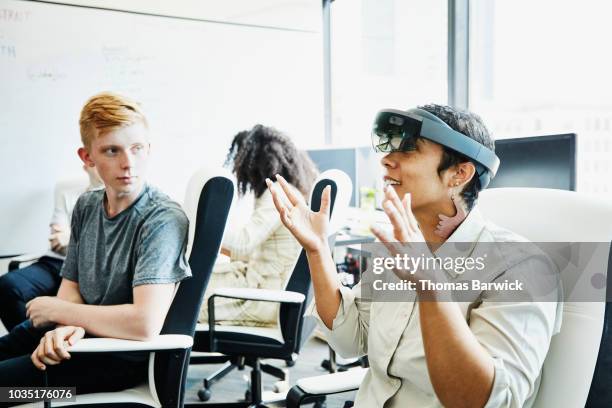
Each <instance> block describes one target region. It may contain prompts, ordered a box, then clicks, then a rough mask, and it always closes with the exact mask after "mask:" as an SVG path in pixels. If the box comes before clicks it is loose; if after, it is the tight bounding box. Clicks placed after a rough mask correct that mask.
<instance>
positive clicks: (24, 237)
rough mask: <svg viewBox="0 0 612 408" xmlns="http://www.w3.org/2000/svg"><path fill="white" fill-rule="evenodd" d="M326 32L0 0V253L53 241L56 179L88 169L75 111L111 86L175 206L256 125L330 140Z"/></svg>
mask: <svg viewBox="0 0 612 408" xmlns="http://www.w3.org/2000/svg"><path fill="white" fill-rule="evenodd" d="M321 43H322V40H321V36H320V34H319V33H308V32H296V31H288V30H281V29H270V28H261V27H248V26H237V25H231V24H220V23H211V22H202V21H190V20H181V19H177V18H169V17H156V16H147V15H138V14H133V13H127V12H118V11H110V10H96V9H87V8H81V7H77V6H67V5H58V4H45V3H36V2H26V1H18V0H0V78H1V80H0V96H1V97H0V255H6V254H15V253H23V252H29V251H35V250H41V249H45V248H46V246H47V235H48V223H49V218H50V216H51V213H52V195H53V186H54V184H55V182H56V181H58V180H61V179H65V178H74V177H75V176H78V175H79V174H80V172H81V169H80V161H79V159H78V157H77V156H76V150H77V148H78V147H79V146H80V138H79V131H78V116H79V112H80V109H81V107H82V105H83V103H84V102H85V101H86V100H87V99H88V97H89V96H91V95H93V94H95V93H98V92H100V91H104V90H112V91H116V92H120V93H124V94H126V95H128V96H130V97H132V98H134V99H136V100H138V101H140V102H141V103H142V106H143V109H144V111H145V113H146V115H147V117H148V119H149V122H150V125H151V131H152V132H151V133H152V135H151V144H152V158H151V163H150V166H149V168H150V170H149V180H150V182H151V183H152V184H154V185H157V186H159V187H160V188H161V189H162V190H163V191H165V192H166V193H168V194H169V195H170V196H171V197H173V198H174V199H176V200H177V201H179V202H182V199H183V194H184V191H185V188H186V185H187V180H188V179H189V177H190V175H191V174H192V173H193V172H195V171H196V169H197V168H199V167H200V166H202V165H204V164H205V165H208V166H210V165H220V164H222V163H223V161H224V158H225V154H226V152H227V149H228V148H229V143H230V141H231V138H232V137H233V135H234V134H236V133H237V132H238V131H240V130H242V129H246V128H250V127H251V126H253V125H254V124H256V123H263V124H266V125H271V126H274V127H276V128H278V129H280V130H282V131H285V132H287V133H288V134H289V135H291V136H292V137H293V138H294V140H295V141H296V143H297V144H298V146H300V147H303V148H307V147H310V146H313V145H318V144H322V143H323V139H324V137H323V123H322V122H323V120H322V119H323V107H322V100H323V97H322V91H323V90H322V87H323V85H322V83H323V81H322V63H321V60H322V57H321V54H322V52H321Z"/></svg>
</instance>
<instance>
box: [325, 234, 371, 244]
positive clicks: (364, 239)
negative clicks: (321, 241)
mask: <svg viewBox="0 0 612 408" xmlns="http://www.w3.org/2000/svg"><path fill="white" fill-rule="evenodd" d="M375 240H376V238H374V237H373V236H370V235H353V234H344V233H341V234H338V235H336V242H335V243H334V247H343V246H348V245H358V244H368V243H370V242H374V241H375Z"/></svg>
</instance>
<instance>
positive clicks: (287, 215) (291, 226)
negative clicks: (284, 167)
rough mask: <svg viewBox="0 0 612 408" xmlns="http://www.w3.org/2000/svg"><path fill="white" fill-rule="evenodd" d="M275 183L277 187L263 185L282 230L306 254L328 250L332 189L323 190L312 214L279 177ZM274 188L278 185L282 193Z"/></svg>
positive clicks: (291, 188) (302, 199) (289, 186)
mask: <svg viewBox="0 0 612 408" xmlns="http://www.w3.org/2000/svg"><path fill="white" fill-rule="evenodd" d="M276 180H278V183H273V182H272V181H271V180H270V179H266V184H267V185H268V189H269V190H270V192H271V193H272V199H273V200H274V206H275V207H276V209H277V210H278V212H279V214H280V216H281V221H282V222H283V224H284V225H285V227H287V229H288V230H289V231H290V232H291V233H292V234H293V236H294V237H295V238H296V239H297V240H298V242H299V243H300V245H302V247H304V249H305V250H306V251H307V252H317V251H321V249H322V248H327V231H328V228H329V210H330V201H331V187H330V186H327V187H325V189H324V190H323V193H322V195H321V209H320V210H319V211H318V212H314V211H311V210H310V208H309V207H308V205H307V204H306V201H305V200H304V197H302V195H301V194H300V193H299V192H298V191H296V190H295V189H294V188H293V187H292V186H291V185H290V184H289V183H288V182H287V180H285V179H284V178H283V177H282V176H281V175H278V174H277V175H276ZM277 184H280V186H281V189H279V188H278V187H277Z"/></svg>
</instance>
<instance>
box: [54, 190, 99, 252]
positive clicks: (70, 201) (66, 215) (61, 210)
mask: <svg viewBox="0 0 612 408" xmlns="http://www.w3.org/2000/svg"><path fill="white" fill-rule="evenodd" d="M97 188H99V187H98V186H96V185H93V184H91V183H90V182H89V181H88V180H87V179H86V178H79V179H74V180H66V181H60V182H58V183H57V184H56V185H55V189H54V192H53V215H51V221H50V222H49V225H61V226H64V227H65V228H66V229H68V230H70V218H71V216H72V211H73V210H74V206H75V204H76V202H77V200H78V198H79V196H80V195H81V194H83V193H84V192H86V191H91V190H95V189H97ZM44 256H47V257H50V258H56V259H61V260H64V259H66V257H65V256H64V255H62V254H58V253H57V252H54V251H52V250H51V249H49V250H48V251H47V252H46V253H45V255H44Z"/></svg>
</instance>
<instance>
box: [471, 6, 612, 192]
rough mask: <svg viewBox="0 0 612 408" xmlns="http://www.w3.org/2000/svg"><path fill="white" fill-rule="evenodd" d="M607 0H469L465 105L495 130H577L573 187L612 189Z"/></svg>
mask: <svg viewBox="0 0 612 408" xmlns="http://www.w3.org/2000/svg"><path fill="white" fill-rule="evenodd" d="M610 15H612V3H610V2H609V1H607V0H585V1H583V2H577V1H571V2H570V1H557V0H538V1H530V0H513V1H497V0H472V1H471V9H470V102H469V103H470V110H473V111H474V112H477V113H478V114H480V115H481V116H482V117H483V119H484V120H485V122H486V123H487V125H488V126H489V127H490V128H491V130H492V131H493V134H494V136H495V137H496V138H508V137H523V136H534V135H546V134H558V133H577V135H578V138H577V140H578V142H577V144H578V146H577V149H578V160H577V189H578V191H583V192H590V193H598V194H611V193H612V165H611V163H610V162H611V160H610V157H611V156H610V154H611V153H612V139H611V131H612V81H611V80H610V74H611V73H612V56H611V54H610V52H609V51H608V49H609V38H612V26H611V25H610V24H609V21H608V20H609V18H610Z"/></svg>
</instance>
